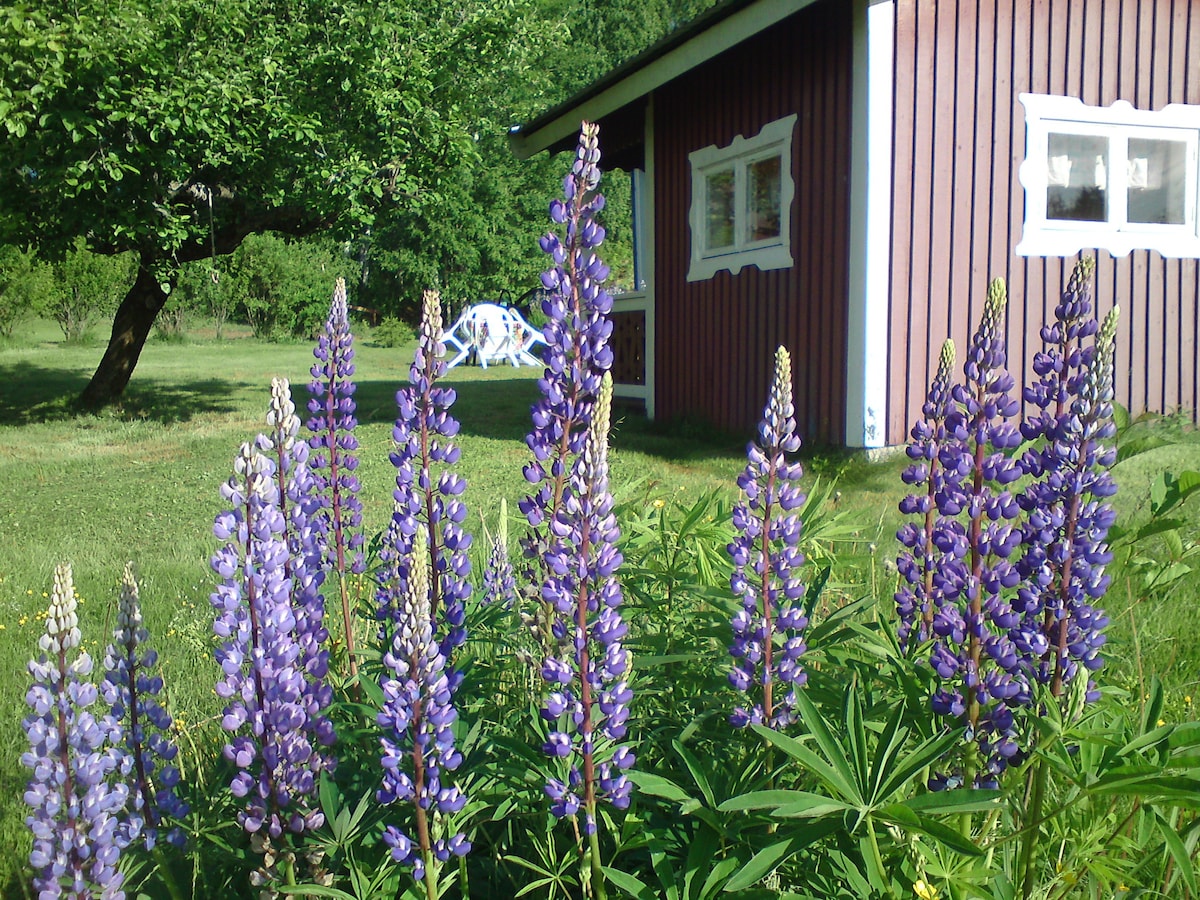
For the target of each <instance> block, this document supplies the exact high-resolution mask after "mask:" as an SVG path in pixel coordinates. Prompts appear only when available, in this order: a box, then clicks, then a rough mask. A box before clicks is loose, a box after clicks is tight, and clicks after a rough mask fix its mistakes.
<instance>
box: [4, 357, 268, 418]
mask: <svg viewBox="0 0 1200 900" xmlns="http://www.w3.org/2000/svg"><path fill="white" fill-rule="evenodd" d="M87 382H88V379H87V376H86V375H83V374H80V373H78V372H71V371H66V370H63V369H55V368H48V367H44V366H35V365H29V364H27V363H18V364H10V365H0V385H2V386H3V387H2V389H0V425H33V424H43V423H47V422H61V421H64V420H67V419H72V418H75V417H76V416H79V415H82V414H85V413H87V412H89V410H87V409H85V408H84V407H82V406H80V404H79V402H78V398H79V394H80V393H81V392H82V391H83V388H84V386H85V385H86V384H87ZM246 386H247V385H246V384H245V383H244V382H237V381H230V380H225V379H220V378H205V379H203V380H199V381H189V382H186V383H178V382H169V383H168V382H161V381H156V380H153V379H150V380H141V381H139V382H138V383H137V384H136V385H130V387H129V389H128V390H127V391H126V392H125V394H124V396H123V397H122V398H121V401H120V403H119V404H117V405H115V406H112V407H109V409H108V410H107V413H108V414H110V415H113V416H115V417H117V418H120V419H125V420H130V421H139V420H145V421H152V422H159V423H162V424H171V423H175V422H186V421H188V420H189V419H191V418H192V417H193V416H194V415H196V414H198V413H224V412H232V411H233V410H234V409H235V408H236V407H235V406H234V405H233V404H232V403H231V402H229V401H228V400H227V399H225V398H227V397H229V396H230V395H231V394H233V393H235V392H236V391H238V390H241V389H244V388H245V387H246Z"/></svg>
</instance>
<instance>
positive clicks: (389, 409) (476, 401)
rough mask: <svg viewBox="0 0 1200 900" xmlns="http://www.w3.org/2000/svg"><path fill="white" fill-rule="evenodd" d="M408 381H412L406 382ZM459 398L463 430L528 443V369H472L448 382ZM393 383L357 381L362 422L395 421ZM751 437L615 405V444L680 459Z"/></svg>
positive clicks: (533, 396) (731, 447) (738, 448)
mask: <svg viewBox="0 0 1200 900" xmlns="http://www.w3.org/2000/svg"><path fill="white" fill-rule="evenodd" d="M406 383H407V382H406ZM442 384H443V385H444V386H447V387H453V388H454V390H455V391H456V392H457V394H458V397H457V399H456V400H455V403H454V407H453V410H452V412H453V415H454V417H455V418H456V419H458V421H459V423H460V424H461V426H462V433H463V434H468V435H472V436H475V437H486V438H492V439H495V440H503V441H519V442H523V441H524V440H525V436H526V435H527V434H528V433H529V429H530V427H531V421H530V414H529V413H530V408H531V407H532V406H533V404H534V403H535V402H536V401H537V399H538V396H539V394H538V386H537V380H536V379H535V378H532V377H530V376H529V375H527V374H522V375H519V376H509V377H505V376H504V375H503V374H500V373H496V374H495V375H491V374H490V373H489V374H487V375H481V374H480V373H479V372H478V371H477V370H468V372H467V373H466V377H465V379H464V380H457V379H454V378H453V377H452V378H450V379H447V380H446V381H443V382H442ZM399 387H400V385H398V384H395V383H392V382H383V381H365V382H360V383H359V384H358V388H357V391H356V392H355V401H356V402H357V404H358V420H359V421H360V422H364V423H366V422H390V421H393V420H394V419H395V416H396V390H397V389H398V388H399ZM746 440H747V437H746V436H740V435H734V434H729V433H725V432H721V431H719V430H716V429H713V428H711V427H709V426H707V425H704V424H701V423H694V422H650V421H648V420H647V419H646V416H645V414H644V413H643V412H642V410H641V408H640V407H639V406H635V405H628V404H619V405H617V406H616V407H615V408H614V410H613V444H614V446H617V447H619V448H620V449H622V450H631V451H636V452H639V453H645V454H647V455H653V456H658V457H661V458H663V459H668V460H672V461H675V462H686V461H688V460H693V459H694V460H700V459H711V458H712V457H714V456H725V455H729V456H740V455H741V454H742V453H743V452H744V451H745V445H746Z"/></svg>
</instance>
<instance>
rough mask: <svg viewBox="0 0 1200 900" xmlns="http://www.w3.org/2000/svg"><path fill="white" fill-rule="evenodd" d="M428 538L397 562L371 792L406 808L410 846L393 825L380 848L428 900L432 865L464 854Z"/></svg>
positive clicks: (466, 846) (422, 535) (421, 535)
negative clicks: (400, 580) (377, 779)
mask: <svg viewBox="0 0 1200 900" xmlns="http://www.w3.org/2000/svg"><path fill="white" fill-rule="evenodd" d="M427 535H428V532H427V531H426V530H425V529H424V528H417V529H416V531H415V532H414V537H413V541H412V543H411V545H410V547H409V549H408V550H407V551H406V557H405V559H404V560H403V562H402V564H403V567H404V569H405V570H406V571H407V572H408V573H409V575H408V577H407V579H406V581H405V583H404V585H403V588H402V591H403V601H402V606H401V608H400V611H399V616H398V618H397V621H396V622H395V629H394V631H393V635H392V640H391V643H390V645H389V647H388V648H387V651H386V652H385V653H384V656H383V663H384V666H385V674H384V677H383V681H382V685H381V687H382V689H383V698H384V699H383V708H382V709H381V710H380V712H379V714H378V715H377V717H376V720H377V721H378V723H379V725H380V727H382V728H383V729H384V730H385V733H384V735H383V737H382V738H381V739H380V741H381V744H382V747H383V755H382V766H383V781H382V785H381V787H380V788H379V791H378V792H377V798H378V800H379V802H380V803H382V804H392V803H397V802H400V803H408V804H411V805H412V811H413V824H414V826H415V832H416V836H415V840H414V837H413V835H412V834H410V832H409V831H407V830H405V829H402V828H399V827H397V826H395V825H387V826H385V829H384V834H383V842H384V843H385V844H386V845H387V846H388V847H390V848H391V855H392V858H393V859H394V860H395V861H396V862H399V863H401V864H402V865H407V866H411V867H412V874H413V878H414V879H415V880H416V881H417V883H418V884H422V883H423V884H424V887H425V890H426V895H427V897H428V898H429V900H436V897H437V896H438V888H437V881H438V878H437V869H438V863H442V862H446V861H448V860H449V859H450V857H451V856H460V857H461V856H465V855H466V854H467V853H469V852H470V850H471V843H470V841H468V840H467V838H466V835H465V834H463V833H461V832H453V833H451V832H452V831H453V828H452V827H451V825H450V823H451V820H452V818H451V817H453V815H454V814H455V813H457V812H459V811H460V810H462V808H463V806H465V805H466V802H467V798H466V796H465V795H464V794H463V793H462V792H461V791H460V790H459V789H458V787H457V786H455V785H453V784H450V783H449V779H448V778H447V775H448V773H450V772H452V771H454V770H455V769H457V768H458V766H459V764H460V763H461V762H462V754H461V753H459V752H458V750H457V749H456V748H455V746H454V732H453V730H452V726H453V724H454V721H455V719H457V717H458V713H457V711H456V710H455V707H454V700H453V695H452V692H451V686H450V682H449V680H448V678H447V665H446V658H445V657H444V656H443V655H442V651H441V648H440V646H439V642H438V640H437V638H436V636H435V635H434V633H433V620H432V615H433V605H432V586H431V580H430V568H431V561H430V559H429V547H428V544H427V540H428V537H427Z"/></svg>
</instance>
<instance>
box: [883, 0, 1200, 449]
mask: <svg viewBox="0 0 1200 900" xmlns="http://www.w3.org/2000/svg"><path fill="white" fill-rule="evenodd" d="M895 40H896V46H895V106H894V108H895V113H894V116H895V121H894V125H895V133H896V149H895V155H894V171H893V192H894V193H893V204H892V216H893V219H892V221H893V229H892V233H893V237H892V270H891V281H892V295H891V308H890V312H889V338H888V339H889V352H890V354H891V356H890V358H891V365H890V367H889V383H888V416H887V422H888V435H887V437H888V442H889V443H902V442H903V441H904V439H905V436H906V433H907V431H908V428H909V427H910V425H911V423H912V421H913V420H914V419H916V418H917V417H918V416H919V415H920V407H921V403H922V398H923V396H924V394H925V391H926V389H927V385H928V382H929V378H930V374H931V372H932V368H933V366H934V365H935V364H936V359H937V354H938V350H939V348H940V346H941V343H942V341H943V340H944V339H945V338H946V337H952V338H953V339H954V341H955V343H956V344H957V345H958V346H959V348H960V354H959V356H960V358H961V356H962V349H963V348H965V347H966V344H967V341H968V339H969V335H970V331H971V329H972V328H973V327H974V324H975V321H976V319H977V318H978V314H979V308H980V300H981V298H982V297H983V296H984V293H985V292H986V290H987V283H988V281H989V280H990V279H991V278H993V277H996V276H1003V277H1005V278H1006V279H1007V280H1008V284H1009V313H1008V322H1007V327H1008V341H1009V367H1010V368H1011V370H1012V372H1013V375H1014V376H1016V378H1017V382H1018V385H1021V384H1023V383H1024V382H1025V381H1026V380H1027V379H1029V378H1030V377H1032V361H1033V355H1034V354H1035V353H1036V352H1038V351H1039V350H1040V349H1041V338H1040V335H1039V333H1038V332H1039V328H1040V326H1041V324H1042V323H1043V322H1044V321H1045V320H1046V318H1047V317H1052V316H1053V314H1054V307H1055V305H1056V303H1057V301H1058V295H1059V293H1060V292H1061V290H1062V287H1063V285H1064V283H1065V281H1066V278H1067V276H1068V275H1069V274H1070V270H1071V266H1072V265H1073V264H1074V260H1073V259H1060V258H1053V257H1051V258H1040V257H1019V256H1017V255H1016V254H1015V253H1014V252H1013V248H1014V247H1015V246H1016V244H1017V242H1018V241H1019V240H1020V238H1021V230H1022V223H1023V219H1024V193H1023V190H1022V187H1021V184H1020V182H1019V180H1018V178H1017V167H1018V166H1019V165H1020V163H1021V161H1022V160H1023V159H1024V156H1025V126H1024V107H1023V106H1022V105H1021V104H1020V102H1019V101H1018V100H1017V95H1018V94H1020V93H1021V92H1023V91H1029V92H1033V93H1051V94H1067V95H1069V96H1077V97H1080V98H1081V99H1082V100H1083V102H1084V103H1087V104H1089V105H1103V106H1107V105H1109V104H1111V103H1112V102H1113V101H1115V100H1118V99H1124V100H1128V101H1129V102H1130V103H1132V104H1134V106H1136V107H1138V108H1140V109H1161V108H1162V107H1163V106H1165V105H1166V104H1168V103H1191V104H1200V65H1197V63H1196V60H1198V59H1200V4H1197V3H1196V2H1195V0H896V30H895ZM1095 256H1096V257H1097V268H1096V295H1097V300H1098V306H1099V309H1100V312H1101V314H1104V313H1105V312H1107V311H1108V309H1109V308H1111V307H1112V305H1113V304H1114V303H1120V304H1121V307H1122V317H1121V319H1122V321H1121V331H1120V337H1119V338H1118V345H1117V359H1118V362H1117V372H1118V373H1119V374H1118V382H1117V386H1116V389H1117V399H1118V401H1119V402H1121V403H1122V404H1124V405H1126V406H1128V407H1129V408H1130V410H1131V412H1133V413H1134V414H1137V413H1140V412H1143V411H1147V410H1149V411H1156V412H1171V411H1175V410H1177V409H1183V410H1188V411H1191V412H1192V414H1193V416H1195V413H1196V410H1197V408H1198V407H1200V371H1198V368H1197V360H1196V353H1197V349H1198V342H1197V339H1198V337H1200V316H1198V314H1197V304H1198V303H1200V268H1198V266H1197V261H1196V260H1194V259H1182V260H1181V259H1166V258H1164V257H1162V256H1161V255H1159V254H1158V253H1157V252H1151V251H1136V250H1135V251H1133V252H1132V253H1130V254H1129V255H1128V256H1126V257H1113V256H1112V255H1111V254H1109V253H1108V252H1107V251H1104V250H1099V251H1095Z"/></svg>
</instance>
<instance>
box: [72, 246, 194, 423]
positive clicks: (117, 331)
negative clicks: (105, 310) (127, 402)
mask: <svg viewBox="0 0 1200 900" xmlns="http://www.w3.org/2000/svg"><path fill="white" fill-rule="evenodd" d="M173 281H174V278H173V277H172V284H171V287H174V284H173ZM168 296H169V291H164V290H163V287H162V285H161V284H159V282H158V279H157V278H156V277H155V276H154V273H153V272H152V271H151V266H150V261H149V260H148V259H145V258H143V259H142V261H141V265H139V266H138V273H137V278H136V279H135V280H134V282H133V285H132V286H131V287H130V288H129V293H127V294H126V295H125V299H124V300H122V301H121V306H120V308H119V309H118V310H117V314H116V317H115V318H114V319H113V327H112V337H110V338H109V339H108V349H107V350H105V351H104V358H103V359H101V360H100V365H99V366H97V367H96V372H95V374H94V375H92V380H91V381H90V382H88V386H87V387H86V388H84V389H83V393H82V394H81V395H80V397H79V402H80V403H82V404H83V405H84V406H87V407H91V408H97V407H101V406H105V405H107V404H109V403H112V402H113V401H114V400H116V399H117V398H118V397H120V396H121V394H122V393H123V392H124V391H125V386H126V385H127V384H129V377H130V376H131V375H132V374H133V367H134V366H136V365H137V361H138V357H139V356H141V355H142V347H144V346H145V345H146V338H147V337H149V336H150V329H151V328H152V327H153V325H154V320H155V319H156V318H157V317H158V314H159V312H160V311H161V310H162V308H163V306H164V305H166V302H167V297H168Z"/></svg>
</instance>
